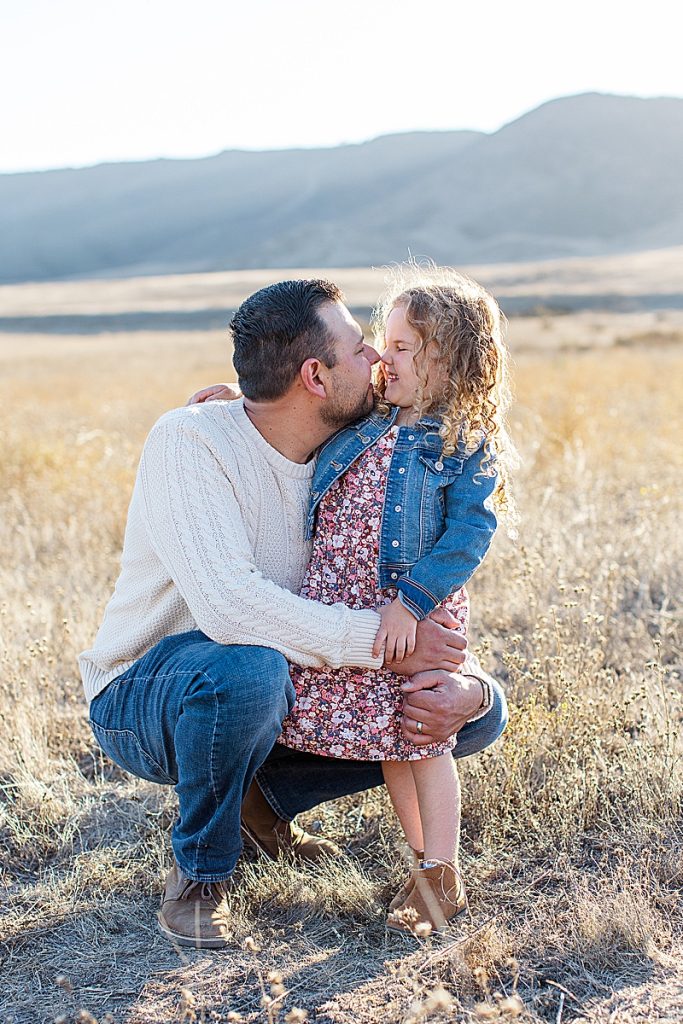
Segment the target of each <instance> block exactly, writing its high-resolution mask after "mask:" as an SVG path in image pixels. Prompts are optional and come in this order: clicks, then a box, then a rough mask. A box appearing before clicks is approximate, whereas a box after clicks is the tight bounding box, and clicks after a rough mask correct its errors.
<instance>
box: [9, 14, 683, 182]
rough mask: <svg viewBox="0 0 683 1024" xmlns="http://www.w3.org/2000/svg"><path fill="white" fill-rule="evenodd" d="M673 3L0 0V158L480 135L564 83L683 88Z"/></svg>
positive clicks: (56, 161) (644, 92) (625, 89)
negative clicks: (419, 133) (451, 132)
mask: <svg viewBox="0 0 683 1024" xmlns="http://www.w3.org/2000/svg"><path fill="white" fill-rule="evenodd" d="M677 7H678V5H676V4H674V3H673V0H648V2H647V3H644V4H639V5H633V6H632V7H631V6H630V5H626V4H624V3H623V0H620V2H612V0H606V2H601V0H571V3H569V2H567V3H564V4H562V5H559V4H553V3H549V2H548V0H543V2H539V0H533V2H532V0H506V2H492V0H488V2H486V0H466V2H460V0H457V2H456V0H440V2H439V0H419V2H412V3H408V2H404V0H344V2H343V3H326V2H325V0H318V2H312V0H302V2H297V0H282V2H276V0H241V2H234V0H182V2H181V0H15V2H12V0H5V2H4V3H3V4H2V9H1V10H2V13H0V39H1V43H0V48H1V49H0V90H1V95H2V105H1V107H0V110H1V113H0V170H2V171H10V170H30V169H40V168H45V167H61V166H78V165H82V164H91V163H98V162H101V161H103V160H131V159H134V160H139V159H147V158H150V157H157V156H203V155H207V154H210V153H215V152H218V151H220V150H222V149H229V148H233V147H236V148H250V149H251V148H255V149H269V148H280V147H286V146H328V145H336V144H338V143H341V142H358V141H361V140H363V139H367V138H372V137H374V136H376V135H383V134H386V133H388V132H397V131H412V130H416V129H422V130H424V129H453V128H477V129H480V130H483V131H493V130H495V129H496V128H499V127H500V126H501V125H502V124H504V123H505V122H506V121H510V120H512V119H513V118H515V117H517V116H518V115H519V114H522V113H524V112H525V111H527V110H530V109H532V108H533V107H535V106H537V105H538V104H539V103H542V102H543V101H545V100H547V99H552V98H554V97H556V96H562V95H568V94H571V93H577V92H587V91H600V92H616V93H623V94H629V95H638V96H661V95H669V96H683V61H681V57H680V38H681V34H680V25H679V23H678V22H679V19H678V16H677V15H676V14H675V13H674V12H675V11H676V10H677ZM631 12H633V13H631ZM674 21H675V22H676V23H675V24H674Z"/></svg>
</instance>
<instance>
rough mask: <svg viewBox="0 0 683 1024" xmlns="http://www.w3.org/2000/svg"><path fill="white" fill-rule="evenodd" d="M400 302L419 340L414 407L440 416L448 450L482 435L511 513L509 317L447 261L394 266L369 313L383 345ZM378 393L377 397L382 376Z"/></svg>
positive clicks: (472, 444)
mask: <svg viewBox="0 0 683 1024" xmlns="http://www.w3.org/2000/svg"><path fill="white" fill-rule="evenodd" d="M397 306H398V307H401V308H403V310H404V312H405V316H406V320H407V321H408V323H409V324H410V326H411V327H412V328H413V330H414V331H415V332H416V334H417V335H418V337H419V339H420V343H419V345H418V347H417V349H416V351H415V355H414V359H415V372H416V375H417V377H418V380H419V382H420V386H419V389H418V394H417V396H416V400H415V405H414V408H415V411H416V413H417V414H418V416H419V417H420V418H422V417H423V416H430V415H431V416H434V417H435V418H438V419H440V420H441V428H440V430H439V433H440V435H441V437H442V438H443V443H444V446H443V451H444V454H445V455H451V454H452V453H453V452H454V451H455V450H456V449H458V448H461V449H462V446H464V448H465V451H467V452H469V453H472V452H474V451H476V450H477V449H478V448H479V447H480V445H481V444H482V441H484V446H483V455H482V460H481V467H480V470H481V472H482V473H484V474H486V475H492V474H493V473H497V475H498V482H497V485H496V490H495V492H494V495H493V502H494V506H495V507H496V510H497V511H499V512H502V513H507V514H508V516H509V517H510V518H511V519H512V518H514V516H515V513H514V508H513V502H512V495H511V490H510V469H511V467H512V466H513V465H514V464H515V463H516V461H517V455H516V450H515V447H514V444H513V442H512V440H511V438H510V436H509V434H508V430H507V425H506V415H507V412H508V409H509V407H510V404H511V399H512V393H511V389H510V382H509V371H508V363H509V354H508V349H507V346H506V344H505V337H504V335H505V328H506V326H507V322H506V320H505V317H504V316H503V314H502V312H501V311H500V308H499V306H498V303H497V302H496V300H495V299H494V297H493V296H492V295H491V294H490V293H489V292H487V291H486V289H485V288H482V286H481V285H479V284H477V282H476V281H472V280H471V279H470V278H468V277H465V276H464V274H460V273H458V272H457V271H456V270H453V269H452V268H451V267H437V266H436V265H435V264H433V263H431V262H430V263H417V262H415V261H411V262H409V263H404V264H400V265H398V266H395V267H392V268H391V270H390V280H389V285H388V288H387V290H386V292H385V294H384V296H383V297H382V298H381V299H380V302H379V304H378V305H377V307H376V308H375V310H374V311H373V314H372V328H373V331H374V334H375V337H376V339H377V341H378V342H380V346H379V347H380V349H381V346H382V343H383V341H384V335H385V330H386V323H387V318H388V316H389V314H390V313H391V311H392V310H393V309H395V308H396V307H397ZM432 360H435V361H436V363H437V365H439V366H441V367H444V368H445V370H446V373H445V374H443V375H439V377H440V382H439V384H438V385H437V387H436V388H435V387H434V375H432V380H431V381H430V380H429V379H428V378H429V366H430V362H431V361H432ZM377 391H378V394H379V396H380V402H381V403H382V402H383V396H384V379H383V377H382V376H381V374H380V375H378V378H377ZM494 466H495V468H494Z"/></svg>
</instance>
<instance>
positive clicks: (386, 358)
mask: <svg viewBox="0 0 683 1024" xmlns="http://www.w3.org/2000/svg"><path fill="white" fill-rule="evenodd" d="M380 359H381V360H382V362H383V363H386V365H387V366H391V357H390V356H388V355H387V353H386V352H382V355H381V356H380Z"/></svg>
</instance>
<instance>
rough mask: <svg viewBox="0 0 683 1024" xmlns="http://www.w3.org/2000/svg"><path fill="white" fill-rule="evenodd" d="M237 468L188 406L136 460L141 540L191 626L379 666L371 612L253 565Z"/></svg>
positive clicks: (303, 658)
mask: <svg viewBox="0 0 683 1024" xmlns="http://www.w3.org/2000/svg"><path fill="white" fill-rule="evenodd" d="M183 413H184V415H183ZM219 449H220V450H219ZM236 473H237V470H236V467H234V466H233V465H232V455H231V452H230V450H229V449H228V452H227V454H226V453H225V452H224V451H223V450H222V448H221V434H220V432H214V431H213V430H212V429H211V427H207V425H206V423H205V422H204V421H203V420H202V419H201V418H198V417H197V416H194V415H192V414H191V413H190V410H178V411H176V412H174V413H170V414H168V415H167V416H165V417H162V419H161V420H160V421H159V422H158V423H157V424H156V426H155V427H154V428H153V429H152V431H151V433H150V435H149V437H148V439H147V442H146V444H145V447H144V450H143V454H142V458H141V461H140V470H139V476H138V486H139V487H140V489H141V495H142V508H143V516H144V520H145V527H146V531H147V536H148V539H149V542H150V544H151V546H152V548H153V549H154V551H155V553H156V555H157V557H158V558H159V559H160V561H161V562H162V564H163V565H164V568H165V569H166V572H167V573H168V575H169V577H170V579H171V580H173V582H174V584H175V586H176V587H177V589H178V591H179V592H180V594H181V596H182V598H183V600H184V601H185V603H186V604H187V606H188V608H189V610H190V612H191V613H192V616H193V618H194V620H195V622H196V623H197V626H198V627H199V628H200V629H201V630H202V632H204V633H206V635H207V636H208V637H210V638H211V639H212V640H216V641H217V642H218V643H223V644H251V645H257V646H265V647H271V648H273V649H275V650H278V651H280V652H281V653H282V654H284V656H285V657H286V658H288V659H289V660H291V661H294V662H297V663H298V664H301V665H307V666H313V667H320V666H322V665H324V664H329V665H332V666H335V667H337V666H339V665H347V664H348V665H358V666H365V667H379V666H380V665H381V663H382V659H381V658H373V656H372V645H373V641H374V639H375V636H376V633H377V630H378V628H379V622H380V619H379V615H378V614H377V613H376V612H375V611H371V610H351V609H349V608H347V607H346V606H345V605H343V604H337V605H324V604H320V603H318V602H316V601H309V600H306V599H304V598H301V597H298V596H297V595H296V594H293V593H291V591H289V590H286V589H284V588H282V587H279V586H277V584H275V583H274V582H273V581H272V580H270V579H267V578H266V577H265V576H264V575H263V573H262V572H260V570H259V568H258V567H257V566H256V564H255V562H254V555H253V551H252V548H251V544H250V541H249V537H248V534H247V529H246V525H245V521H244V516H245V514H248V509H246V510H245V509H244V507H243V505H244V501H242V504H240V501H239V498H238V494H237V493H236V491H235V487H234V484H233V481H232V479H231V477H233V476H235V474H236ZM236 479H237V477H236ZM264 514H265V511H264Z"/></svg>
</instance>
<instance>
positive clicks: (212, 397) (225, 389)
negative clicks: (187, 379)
mask: <svg viewBox="0 0 683 1024" xmlns="http://www.w3.org/2000/svg"><path fill="white" fill-rule="evenodd" d="M239 397H240V393H239V391H238V390H237V389H236V388H234V387H232V385H230V384H210V385H209V386H208V388H202V389H201V391H195V393H194V394H193V395H190V397H189V398H188V400H187V402H186V403H185V404H186V405H200V404H201V403H202V402H217V401H219V400H220V401H223V402H231V401H232V400H233V398H239Z"/></svg>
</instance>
